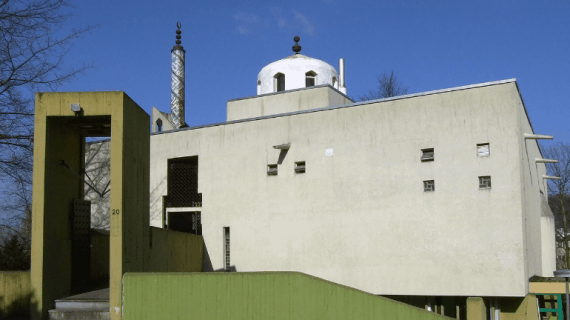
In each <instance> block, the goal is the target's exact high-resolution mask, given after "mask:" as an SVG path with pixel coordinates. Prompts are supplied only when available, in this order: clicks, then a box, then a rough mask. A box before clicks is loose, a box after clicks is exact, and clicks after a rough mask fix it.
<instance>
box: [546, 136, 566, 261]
mask: <svg viewBox="0 0 570 320" xmlns="http://www.w3.org/2000/svg"><path fill="white" fill-rule="evenodd" d="M543 155H544V157H546V158H548V159H556V160H558V163H547V164H546V169H547V171H548V174H549V175H551V176H556V177H560V178H561V179H560V180H549V182H548V190H549V197H548V198H549V199H548V200H549V201H548V203H549V205H550V209H551V210H552V212H553V214H554V222H555V228H556V246H557V261H556V265H557V266H556V267H557V268H558V269H569V268H570V247H569V246H568V241H570V230H569V227H570V225H569V221H568V214H569V213H570V144H564V143H561V142H559V143H557V144H555V145H552V146H550V147H548V148H544V149H543ZM559 252H560V253H562V252H563V253H564V254H563V255H558V253H559Z"/></svg>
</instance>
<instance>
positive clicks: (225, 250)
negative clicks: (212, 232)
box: [224, 227, 230, 272]
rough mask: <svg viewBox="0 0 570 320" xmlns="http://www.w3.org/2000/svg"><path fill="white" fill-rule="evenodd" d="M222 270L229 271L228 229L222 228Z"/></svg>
mask: <svg viewBox="0 0 570 320" xmlns="http://www.w3.org/2000/svg"><path fill="white" fill-rule="evenodd" d="M224 269H225V271H226V272H229V271H230V227H224Z"/></svg>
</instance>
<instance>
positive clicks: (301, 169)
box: [295, 161, 305, 173]
mask: <svg viewBox="0 0 570 320" xmlns="http://www.w3.org/2000/svg"><path fill="white" fill-rule="evenodd" d="M295 173H305V161H297V162H295Z"/></svg>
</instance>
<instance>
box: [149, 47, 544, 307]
mask: <svg viewBox="0 0 570 320" xmlns="http://www.w3.org/2000/svg"><path fill="white" fill-rule="evenodd" d="M340 65H341V67H340V75H339V73H337V71H336V70H335V69H334V68H333V67H332V66H330V65H329V64H327V63H325V62H323V61H320V60H317V59H313V58H309V57H306V56H304V55H300V54H295V55H293V56H290V57H287V58H285V59H282V60H279V61H276V62H274V63H271V64H269V65H267V66H265V67H264V68H263V69H262V70H261V72H260V73H259V76H258V79H257V80H258V81H257V87H258V89H257V90H258V95H257V96H254V97H247V98H242V99H235V100H230V101H228V104H227V122H224V123H217V124H212V125H204V126H198V127H190V128H180V129H174V130H167V129H165V128H174V127H172V124H168V127H167V126H166V125H164V123H165V122H166V121H168V115H167V114H164V113H160V112H158V110H156V109H154V110H153V131H155V132H154V133H153V134H152V136H151V204H150V212H151V223H152V225H154V226H159V227H168V228H172V229H180V230H187V231H188V230H191V232H198V233H199V232H201V233H202V235H203V237H204V240H205V244H206V247H207V252H208V254H209V261H210V262H211V264H208V265H207V266H205V267H206V269H207V270H220V269H227V268H228V267H230V265H231V267H230V269H232V270H234V269H235V270H236V271H300V272H304V273H307V274H310V275H313V276H316V277H320V278H324V279H326V280H330V281H334V282H337V283H340V284H343V285H347V286H350V287H353V288H356V289H360V290H363V291H366V292H370V293H373V294H380V295H397V296H430V297H434V296H455V297H468V296H488V297H522V296H524V295H526V294H527V293H528V292H529V288H528V286H529V284H528V282H529V281H528V279H529V277H531V276H533V275H541V276H551V275H552V272H553V270H555V243H554V220H553V216H552V213H551V212H550V209H549V207H548V204H547V189H546V182H545V180H544V178H543V176H544V175H545V174H546V169H545V165H544V163H541V162H540V159H542V155H541V152H540V150H539V147H538V144H537V142H536V138H540V137H539V136H537V135H535V133H534V131H533V129H532V126H531V123H530V120H529V118H528V114H527V112H526V109H525V105H524V103H523V101H522V98H521V95H520V92H519V89H518V86H517V83H516V80H515V79H510V80H504V81H496V82H488V83H482V84H476V85H470V86H463V87H457V88H450V89H443V90H437V91H430V92H423V93H417V94H410V95H405V96H399V97H393V98H388V99H382V100H374V101H366V102H359V103H354V102H353V101H351V100H350V98H348V97H347V96H346V95H345V93H346V87H345V85H344V79H343V78H344V77H343V76H344V70H343V69H344V67H343V65H344V61H343V60H341V63H340ZM283 81H284V83H283ZM283 89H284V90H283ZM159 119H160V121H162V123H163V124H162V128H163V131H161V132H157V131H159V130H156V125H157V123H156V122H157V121H159ZM198 212H199V213H200V214H199V215H196V213H198ZM197 217H200V218H201V228H200V227H199V220H198V219H197ZM193 219H194V220H193ZM192 224H194V225H192ZM226 233H227V234H226ZM226 235H228V236H229V241H231V242H228V237H226ZM226 242H228V243H226ZM230 243H231V247H230V246H229V245H230ZM228 248H229V249H228ZM230 249H231V250H230ZM228 253H229V257H228ZM228 260H229V261H228ZM228 262H229V263H228Z"/></svg>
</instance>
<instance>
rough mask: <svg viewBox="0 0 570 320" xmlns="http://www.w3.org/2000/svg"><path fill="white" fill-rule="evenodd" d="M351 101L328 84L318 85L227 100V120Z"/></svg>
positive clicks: (337, 104)
mask: <svg viewBox="0 0 570 320" xmlns="http://www.w3.org/2000/svg"><path fill="white" fill-rule="evenodd" d="M352 102H353V101H352V100H351V99H350V98H349V97H347V96H346V95H344V94H343V93H341V92H340V91H338V90H336V89H334V88H331V87H330V86H329V85H319V86H315V87H313V88H311V90H304V89H300V90H291V91H289V92H287V94H281V93H268V94H264V95H258V96H257V97H248V98H243V99H234V100H229V101H228V104H227V121H234V120H242V119H248V118H257V117H263V116H269V115H275V114H281V113H289V112H297V111H305V110H311V109H319V108H326V107H330V106H340V105H345V104H348V103H352Z"/></svg>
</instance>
